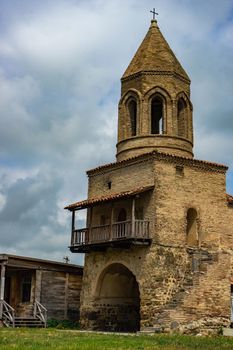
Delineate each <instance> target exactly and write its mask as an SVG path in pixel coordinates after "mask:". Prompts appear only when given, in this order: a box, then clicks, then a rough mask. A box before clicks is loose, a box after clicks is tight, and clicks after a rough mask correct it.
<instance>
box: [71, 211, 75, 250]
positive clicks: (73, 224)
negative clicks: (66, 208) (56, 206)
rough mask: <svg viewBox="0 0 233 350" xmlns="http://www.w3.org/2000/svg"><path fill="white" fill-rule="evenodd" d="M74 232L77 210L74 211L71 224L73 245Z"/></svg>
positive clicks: (72, 242) (72, 241)
mask: <svg viewBox="0 0 233 350" xmlns="http://www.w3.org/2000/svg"><path fill="white" fill-rule="evenodd" d="M74 230H75V210H73V211H72V222H71V245H73V244H74Z"/></svg>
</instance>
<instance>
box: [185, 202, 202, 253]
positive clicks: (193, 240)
mask: <svg viewBox="0 0 233 350" xmlns="http://www.w3.org/2000/svg"><path fill="white" fill-rule="evenodd" d="M186 235H187V236H186V239H187V244H188V245H190V246H198V244H199V237H198V225H197V211H196V210H195V209H193V208H190V209H189V210H188V211H187V228H186Z"/></svg>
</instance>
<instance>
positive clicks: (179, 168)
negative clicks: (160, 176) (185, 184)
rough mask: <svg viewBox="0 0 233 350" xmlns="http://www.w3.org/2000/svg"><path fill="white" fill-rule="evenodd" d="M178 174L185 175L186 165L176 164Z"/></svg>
mask: <svg viewBox="0 0 233 350" xmlns="http://www.w3.org/2000/svg"><path fill="white" fill-rule="evenodd" d="M176 175H179V176H184V167H183V165H177V166H176Z"/></svg>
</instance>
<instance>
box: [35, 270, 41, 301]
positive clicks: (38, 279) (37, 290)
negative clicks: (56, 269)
mask: <svg viewBox="0 0 233 350" xmlns="http://www.w3.org/2000/svg"><path fill="white" fill-rule="evenodd" d="M41 282H42V270H36V283H35V299H36V300H37V301H39V303H40V301H41Z"/></svg>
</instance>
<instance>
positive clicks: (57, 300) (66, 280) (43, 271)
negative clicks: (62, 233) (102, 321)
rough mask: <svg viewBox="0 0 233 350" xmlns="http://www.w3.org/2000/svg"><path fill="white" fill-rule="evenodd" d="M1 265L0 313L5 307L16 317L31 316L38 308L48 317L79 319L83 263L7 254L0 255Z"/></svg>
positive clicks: (34, 315) (33, 315) (0, 316)
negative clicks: (75, 263) (44, 311)
mask: <svg viewBox="0 0 233 350" xmlns="http://www.w3.org/2000/svg"><path fill="white" fill-rule="evenodd" d="M0 264H1V293H0V299H1V308H0V313H1V314H3V312H4V309H5V311H6V309H7V308H8V309H9V310H10V311H12V312H11V313H13V314H14V316H15V318H16V319H17V318H24V319H26V318H31V319H32V318H33V317H34V318H35V317H36V313H37V311H38V310H37V311H36V309H38V308H39V311H40V309H41V310H45V309H46V310H47V312H46V317H47V318H54V319H58V320H62V319H67V320H75V321H76V320H78V319H79V307H80V291H81V286H82V275H83V267H82V266H79V265H74V264H69V263H61V262H55V261H49V260H42V259H35V258H31V257H24V256H16V255H9V254H0ZM12 309H13V310H12ZM9 317H10V316H9ZM0 318H3V315H0ZM9 323H12V322H9Z"/></svg>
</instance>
